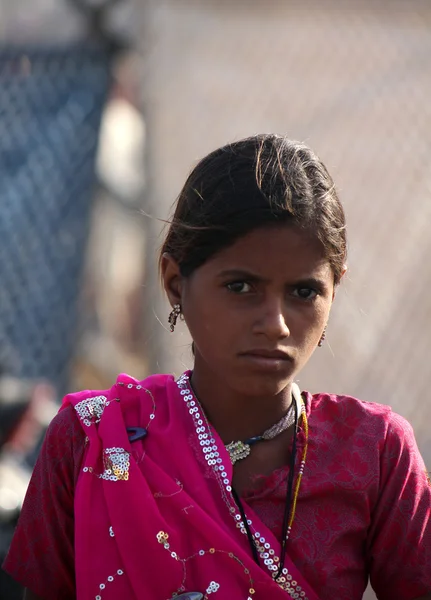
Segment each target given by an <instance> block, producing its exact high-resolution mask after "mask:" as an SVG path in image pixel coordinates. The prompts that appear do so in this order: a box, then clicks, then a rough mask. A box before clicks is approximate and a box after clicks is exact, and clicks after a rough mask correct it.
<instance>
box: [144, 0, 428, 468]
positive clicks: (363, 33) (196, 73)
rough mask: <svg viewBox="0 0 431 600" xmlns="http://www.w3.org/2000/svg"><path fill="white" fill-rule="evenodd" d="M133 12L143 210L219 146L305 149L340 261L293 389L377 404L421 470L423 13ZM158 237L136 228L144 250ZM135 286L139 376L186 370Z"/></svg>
mask: <svg viewBox="0 0 431 600" xmlns="http://www.w3.org/2000/svg"><path fill="white" fill-rule="evenodd" d="M139 6H140V7H141V11H142V12H141V18H140V23H141V34H140V36H139V39H140V43H141V48H140V49H141V56H142V58H141V61H142V62H141V81H142V94H143V107H144V113H145V117H146V125H147V155H148V177H149V187H148V190H147V195H146V198H145V209H146V211H148V212H149V213H151V214H152V215H153V216H154V217H160V218H166V216H167V214H168V211H169V209H170V206H171V204H172V202H173V201H174V199H175V197H176V195H177V194H178V192H179V190H180V187H181V185H182V183H183V182H184V180H185V177H186V175H187V173H188V171H189V169H190V168H191V167H192V166H193V164H194V163H195V162H196V161H197V159H198V158H200V157H201V156H202V155H204V154H205V153H207V152H208V151H210V150H212V149H213V148H215V147H216V146H218V145H220V144H224V143H225V142H227V141H230V140H234V139H238V138H240V137H242V136H246V135H250V134H252V133H255V132H261V131H275V132H280V133H286V134H288V135H289V136H291V137H292V138H296V139H300V140H304V141H305V142H307V143H308V144H310V145H311V146H312V147H313V148H314V149H315V150H316V151H317V152H318V153H319V154H320V155H321V156H322V158H323V159H324V161H325V162H326V164H327V165H328V167H329V169H330V170H331V172H332V173H333V175H334V177H335V180H336V182H337V184H338V187H339V189H340V192H341V197H342V199H343V201H344V204H345V207H346V210H347V217H348V224H349V238H350V258H349V274H348V276H347V277H346V281H345V282H344V283H343V285H342V287H341V289H340V290H339V293H338V297H337V301H336V305H335V307H334V310H333V315H332V317H331V321H330V324H329V332H328V338H327V340H328V341H327V343H326V345H325V347H324V348H323V349H321V350H318V351H317V352H316V354H315V357H314V358H313V360H312V361H311V363H310V365H309V367H307V369H306V370H305V371H304V372H303V373H302V374H301V376H300V384H301V386H303V387H305V388H308V389H311V390H318V389H320V390H328V391H332V392H339V393H340V392H342V393H346V394H353V395H356V396H359V397H361V398H364V399H366V400H372V401H376V402H383V403H387V404H391V405H392V406H393V407H394V408H395V409H396V410H397V411H399V412H400V413H402V414H403V415H405V416H406V417H408V418H409V419H410V420H411V421H412V422H413V424H414V427H415V430H416V433H417V437H418V440H419V443H420V446H421V449H422V451H423V453H424V455H425V457H426V459H427V460H428V461H429V462H431V430H430V428H429V426H428V425H427V424H428V423H429V421H430V417H431V406H430V403H429V402H428V401H427V395H426V391H427V389H428V388H429V387H430V385H431V375H430V370H429V369H428V364H427V363H428V360H427V350H428V340H429V329H430V324H431V304H430V300H429V295H428V293H427V289H428V287H429V285H430V283H431V268H430V263H429V259H428V257H429V252H430V250H431V237H430V235H429V233H428V225H429V222H430V217H431V202H430V189H431V175H430V173H431V170H430V149H431V148H430V147H431V127H430V113H431V103H430V102H429V97H430V95H431V78H430V71H429V57H430V56H431V5H430V3H429V2H423V1H420V0H405V1H397V0H390V1H389V0H388V1H387V2H385V1H375V0H369V1H362V2H358V1H355V0H350V1H349V2H343V1H342V0H339V1H336V0H327V1H326V2H324V3H322V2H317V0H316V1H313V0H303V1H301V2H293V1H284V2H276V1H274V0H269V1H266V2H257V1H256V2H252V1H245V0H244V1H242V2H227V1H216V0H212V1H207V2H205V3H202V2H198V1H197V0H195V1H194V0H189V1H186V0H181V1H178V0H157V1H156V0H153V1H151V0H149V1H148V2H146V3H145V4H141V5H139ZM159 231H160V226H159V223H158V222H157V220H156V219H148V222H147V235H148V239H149V240H150V244H151V248H153V249H154V248H155V247H156V246H159V245H160V243H161V238H160V237H159ZM154 260H155V259H154V256H150V257H149V261H148V264H149V269H150V268H151V267H152V265H154ZM147 277H148V279H147V285H146V304H145V307H146V309H145V313H146V317H145V318H146V327H147V334H146V335H147V339H146V343H147V351H148V355H149V357H150V359H151V360H150V366H151V369H152V370H154V369H156V370H166V369H173V370H174V371H176V372H177V373H178V372H180V371H181V370H182V369H183V368H184V366H185V365H188V364H190V350H189V347H188V337H187V334H186V333H184V332H183V333H182V334H179V333H177V332H176V333H175V335H173V336H172V335H170V334H169V333H168V332H167V329H166V328H165V325H166V320H167V315H168V307H167V305H166V303H164V302H163V301H162V299H161V298H162V297H161V295H159V294H156V293H155V289H156V275H155V273H154V272H153V273H152V274H151V273H150V274H147ZM155 315H157V317H158V318H159V319H160V321H161V323H163V326H162V325H161V323H159V322H158V321H157V320H156V318H155Z"/></svg>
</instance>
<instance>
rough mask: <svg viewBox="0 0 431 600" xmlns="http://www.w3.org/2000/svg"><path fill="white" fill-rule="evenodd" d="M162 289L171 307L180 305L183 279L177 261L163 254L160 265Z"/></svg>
mask: <svg viewBox="0 0 431 600" xmlns="http://www.w3.org/2000/svg"><path fill="white" fill-rule="evenodd" d="M160 270H161V273H162V281H163V287H164V288H165V292H166V295H167V297H168V300H169V302H170V304H171V306H174V305H175V304H181V296H182V283H183V277H182V275H181V272H180V267H179V265H178V263H177V261H176V260H175V259H174V258H172V256H171V255H170V254H168V253H167V252H165V253H164V254H163V256H162V260H161V263H160Z"/></svg>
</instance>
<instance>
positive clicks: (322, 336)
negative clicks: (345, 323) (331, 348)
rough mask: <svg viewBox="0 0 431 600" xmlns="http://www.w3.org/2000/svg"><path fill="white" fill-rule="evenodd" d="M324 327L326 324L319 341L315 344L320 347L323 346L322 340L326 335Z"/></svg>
mask: <svg viewBox="0 0 431 600" xmlns="http://www.w3.org/2000/svg"><path fill="white" fill-rule="evenodd" d="M326 327H327V325H325V329H324V330H323V333H322V335H321V336H320V340H319V343H318V344H317V345H318V346H319V348H321V347H322V346H323V342H324V341H325V337H326Z"/></svg>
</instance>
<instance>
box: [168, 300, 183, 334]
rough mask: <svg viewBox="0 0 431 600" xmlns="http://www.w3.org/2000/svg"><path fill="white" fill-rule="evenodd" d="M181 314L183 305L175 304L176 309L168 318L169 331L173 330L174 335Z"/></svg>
mask: <svg viewBox="0 0 431 600" xmlns="http://www.w3.org/2000/svg"><path fill="white" fill-rule="evenodd" d="M180 314H181V304H174V308H173V309H172V310H171V312H170V313H169V317H168V323H169V329H170V330H171V333H173V331H174V329H175V325H176V324H177V319H178V317H179V316H180Z"/></svg>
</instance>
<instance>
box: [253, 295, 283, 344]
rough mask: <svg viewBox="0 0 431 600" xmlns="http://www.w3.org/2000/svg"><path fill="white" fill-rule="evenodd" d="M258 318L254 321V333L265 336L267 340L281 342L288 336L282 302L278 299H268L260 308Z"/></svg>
mask: <svg viewBox="0 0 431 600" xmlns="http://www.w3.org/2000/svg"><path fill="white" fill-rule="evenodd" d="M259 313H260V317H259V319H258V320H257V321H256V324H255V327H254V332H255V333H258V334H263V335H265V336H266V337H267V338H268V339H269V340H272V341H275V340H281V339H284V338H287V337H289V336H290V329H289V327H288V325H287V323H286V315H285V306H284V302H283V301H281V300H279V299H272V300H271V299H268V300H267V301H266V302H265V304H264V306H261V307H260V311H259Z"/></svg>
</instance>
